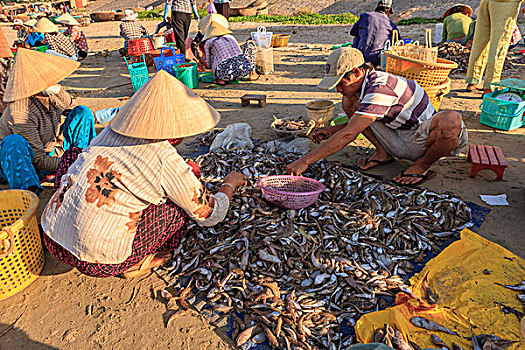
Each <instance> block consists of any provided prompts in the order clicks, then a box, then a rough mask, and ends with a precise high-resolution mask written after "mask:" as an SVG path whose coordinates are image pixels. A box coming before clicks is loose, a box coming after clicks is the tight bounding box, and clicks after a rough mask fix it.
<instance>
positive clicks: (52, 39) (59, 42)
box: [44, 33, 78, 57]
mask: <svg viewBox="0 0 525 350" xmlns="http://www.w3.org/2000/svg"><path fill="white" fill-rule="evenodd" d="M44 35H45V38H46V41H47V44H48V45H49V48H50V49H51V50H55V51H56V52H58V53H61V54H62V55H66V56H69V57H76V56H77V54H78V49H77V48H76V46H75V45H73V43H72V42H71V41H70V40H69V39H68V37H67V36H65V35H64V34H62V33H46V34H44Z"/></svg>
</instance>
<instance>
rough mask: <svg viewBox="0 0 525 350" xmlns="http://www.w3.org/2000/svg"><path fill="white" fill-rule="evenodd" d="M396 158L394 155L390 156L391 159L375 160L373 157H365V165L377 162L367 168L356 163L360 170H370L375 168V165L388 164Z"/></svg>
mask: <svg viewBox="0 0 525 350" xmlns="http://www.w3.org/2000/svg"><path fill="white" fill-rule="evenodd" d="M394 160H395V159H394V157H390V159H389V160H375V159H371V157H366V158H365V163H364V164H362V165H361V166H365V165H367V164H371V163H375V165H373V166H371V167H369V168H366V169H363V168H361V166H359V165H356V167H357V168H358V169H359V170H362V171H367V170H370V169H374V168H375V167H378V166H380V165H387V164H390V163H393V162H394Z"/></svg>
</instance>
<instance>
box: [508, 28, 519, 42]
mask: <svg viewBox="0 0 525 350" xmlns="http://www.w3.org/2000/svg"><path fill="white" fill-rule="evenodd" d="M521 38H522V37H521V32H520V29H519V28H518V26H516V27H514V31H513V32H512V36H511V38H510V44H509V46H512V45H516V44H517V43H519V42H520V40H521Z"/></svg>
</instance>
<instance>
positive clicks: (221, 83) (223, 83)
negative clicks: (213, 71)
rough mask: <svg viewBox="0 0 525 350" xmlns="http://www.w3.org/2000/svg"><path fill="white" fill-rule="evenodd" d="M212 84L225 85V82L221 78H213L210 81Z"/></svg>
mask: <svg viewBox="0 0 525 350" xmlns="http://www.w3.org/2000/svg"><path fill="white" fill-rule="evenodd" d="M211 83H212V84H215V85H221V86H224V85H226V82H225V81H224V80H221V81H220V82H219V81H218V80H217V79H215V80H214V81H212V82H211Z"/></svg>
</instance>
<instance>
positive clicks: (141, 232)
mask: <svg viewBox="0 0 525 350" xmlns="http://www.w3.org/2000/svg"><path fill="white" fill-rule="evenodd" d="M81 152H82V150H81V149H80V148H77V147H73V148H70V149H69V150H67V151H66V152H65V153H64V155H63V156H62V158H61V160H60V165H59V167H58V171H57V174H56V178H55V179H56V180H55V190H56V189H57V188H59V187H60V179H61V178H62V176H63V175H64V174H66V173H67V170H68V168H69V167H70V166H71V165H72V164H73V163H74V162H75V160H76V159H77V157H78V155H79V154H80V153H81ZM187 222H188V215H187V214H186V213H185V212H184V210H182V209H181V208H180V207H178V206H177V205H176V204H175V203H173V202H172V201H171V200H170V199H168V200H167V201H166V203H164V204H161V205H153V204H151V205H150V206H149V207H147V208H146V209H145V210H143V211H142V214H141V216H140V219H139V221H138V223H137V232H136V234H135V238H134V240H133V246H132V252H131V255H130V256H129V257H128V258H127V259H126V260H125V261H124V262H122V263H120V264H97V263H89V262H85V261H82V260H79V259H78V258H76V257H75V256H74V255H73V254H71V253H70V252H69V251H68V250H66V249H64V248H63V247H62V246H60V245H59V244H58V243H56V242H55V241H53V240H52V239H51V238H49V236H48V235H46V234H44V235H43V236H44V243H45V245H46V247H47V249H49V251H50V252H51V254H53V255H54V256H55V257H56V258H57V259H58V260H60V261H62V262H63V263H65V264H67V265H69V266H73V267H75V268H76V269H77V270H78V271H80V272H81V273H83V274H85V275H88V276H93V277H109V276H115V275H118V274H120V273H122V272H124V271H126V270H128V269H129V268H130V267H132V266H133V265H135V264H137V263H138V262H139V261H141V260H142V259H143V258H144V257H145V256H147V255H150V254H155V253H159V252H166V251H173V250H174V249H175V248H177V247H178V245H179V244H180V240H181V238H182V234H183V233H184V232H185V231H186V225H187Z"/></svg>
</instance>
